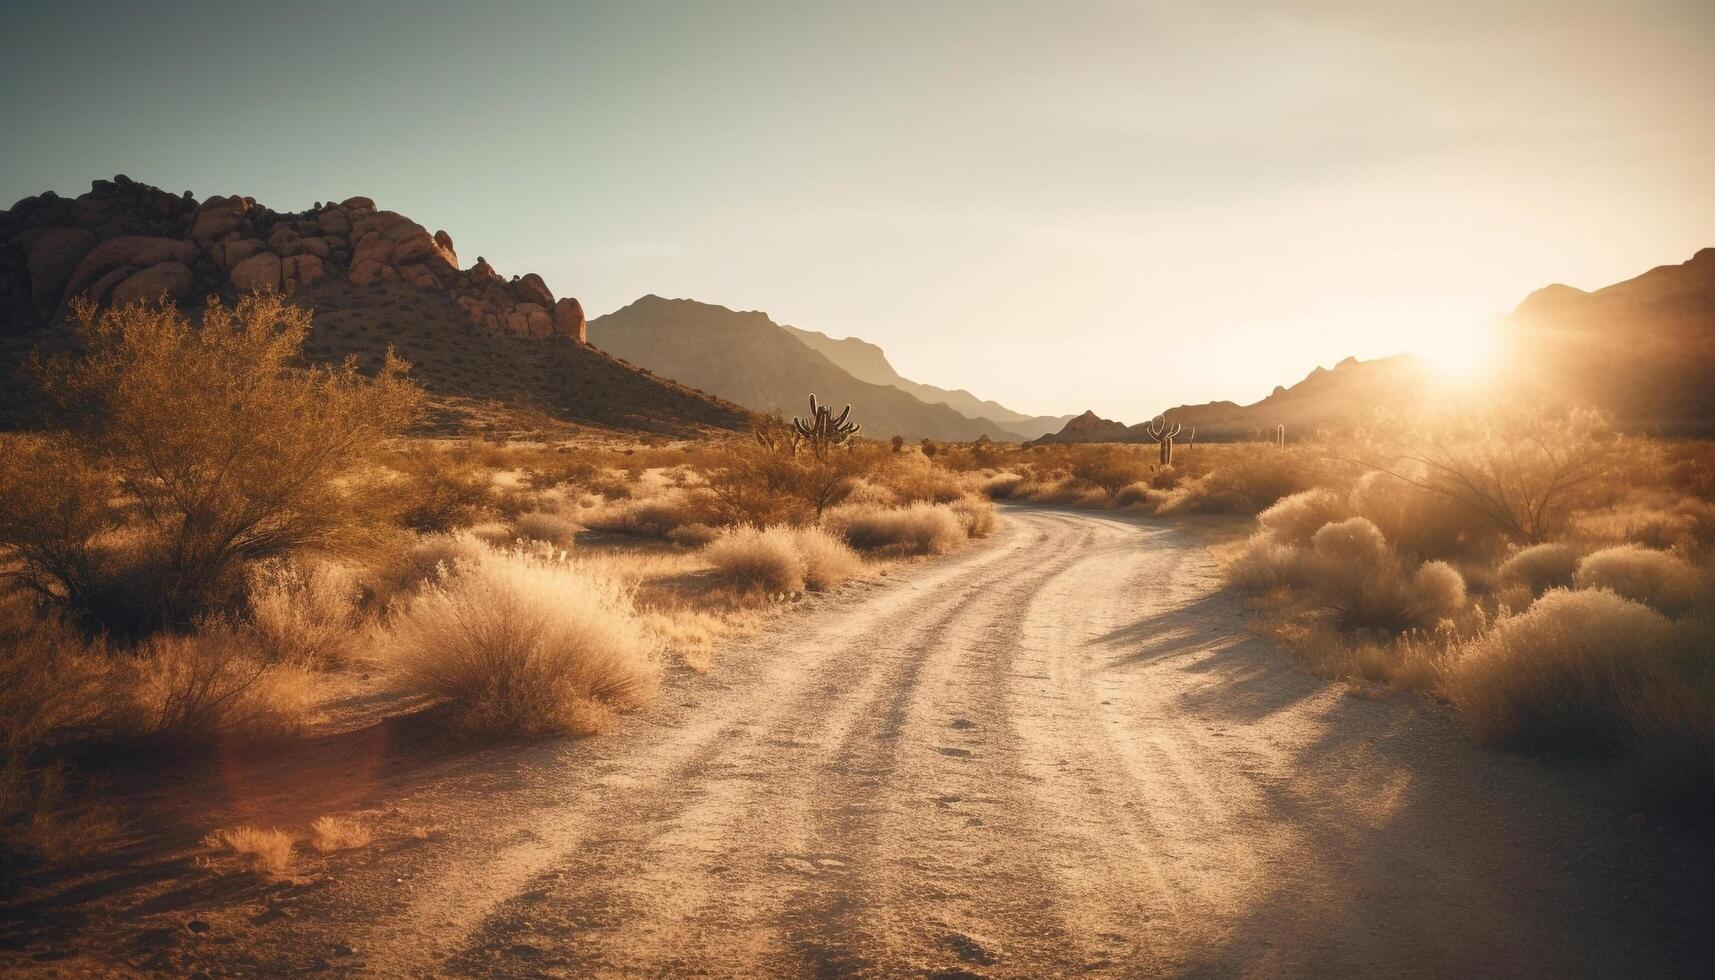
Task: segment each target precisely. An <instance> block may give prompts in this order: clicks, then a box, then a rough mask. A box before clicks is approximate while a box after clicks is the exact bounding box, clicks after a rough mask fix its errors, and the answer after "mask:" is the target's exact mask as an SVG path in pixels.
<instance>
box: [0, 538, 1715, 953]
mask: <svg viewBox="0 0 1715 980" xmlns="http://www.w3.org/2000/svg"><path fill="white" fill-rule="evenodd" d="M1245 619H1246V617H1245V611H1244V609H1243V607H1242V606H1241V605H1240V604H1239V602H1238V600H1236V599H1235V598H1233V597H1232V596H1230V595H1228V594H1226V593H1224V592H1222V591H1221V589H1220V583H1219V577H1218V567H1217V563H1216V561H1215V559H1214V557H1213V556H1212V555H1211V553H1210V551H1209V550H1208V549H1207V547H1205V546H1204V545H1203V544H1201V543H1200V542H1199V541H1198V539H1197V538H1196V537H1194V536H1192V535H1189V534H1187V533H1185V532H1184V531H1183V530H1178V529H1175V528H1173V527H1171V526H1169V525H1166V524H1163V523H1159V522H1153V521H1144V520H1131V519H1126V518H1118V517H1113V516H1105V515H1097V514H1090V513H1076V512H1070V511H1058V510H1047V509H1028V508H1008V509H1007V511H1006V520H1005V522H1004V524H1003V526H1002V529H1001V530H1000V531H999V532H997V534H996V535H995V537H994V538H993V539H991V540H990V541H989V542H987V543H985V544H983V545H982V546H980V547H977V548H974V549H972V550H971V551H969V552H967V553H965V554H962V555H959V556H956V557H953V558H949V559H945V560H941V561H937V562H934V563H929V564H925V565H921V566H916V567H912V568H909V569H906V570H904V571H896V572H895V573H894V574H892V575H890V576H888V577H886V578H884V579H881V580H878V581H875V582H870V583H866V584H862V585H859V586H855V587H852V588H849V589H847V590H844V591H842V592H841V593H839V594H837V595H834V596H830V597H825V598H820V599H816V600H811V601H810V602H809V603H808V604H807V605H806V608H804V609H803V610H800V611H799V614H797V615H793V616H790V617H786V618H784V619H783V620H781V625H780V626H779V628H777V629H774V630H771V631H770V632H769V633H768V634H766V635H764V636H760V637H757V638H755V639H753V640H752V641H749V642H748V643H747V644H745V645H742V646H741V647H739V648H737V649H734V650H730V651H727V652H726V653H724V654H723V655H722V656H721V657H720V659H719V660H718V661H717V663H716V666H715V669H714V671H713V672H712V673H711V674H710V675H708V676H706V677H704V676H697V675H692V674H689V673H686V674H683V675H681V676H677V677H675V678H674V680H673V681H672V682H671V683H670V684H669V685H668V686H667V688H666V690H665V691H664V693H663V695H662V698H661V700H660V702H659V703H658V704H657V705H655V706H653V707H652V708H650V709H648V710H646V711H644V712H642V713H640V714H639V715H637V716H635V717H633V718H630V719H628V720H627V721H626V722H625V724H624V726H623V727H622V729H621V730H620V731H619V732H618V733H616V734H614V735H610V736H606V737H603V738H597V739H589V740H583V741H562V742H553V743H545V744H544V743H537V744H531V745H501V746H491V747H488V748H484V749H481V750H468V751H458V752H453V751H447V750H440V751H439V752H438V753H437V754H434V755H432V756H430V757H427V758H424V757H421V756H418V755H416V754H414V753H413V750H412V746H414V745H417V744H421V742H422V737H421V736H420V735H419V736H415V737H413V736H412V735H411V734H410V733H409V732H408V731H405V730H399V731H387V730H382V729H376V730H373V731H370V732H369V733H367V734H364V733H360V734H361V735H362V739H360V740H358V741H352V740H349V739H348V740H347V741H345V742H341V743H338V744H335V745H330V746H325V747H322V748H321V749H319V750H317V751H319V752H320V753H321V754H319V755H318V754H317V751H310V752H306V753H305V756H304V758H303V759H299V760H294V761H293V762H291V763H289V764H285V765H281V766H277V767H274V768H273V769H271V770H269V772H272V773H273V774H274V775H273V781H270V777H269V775H268V774H267V773H263V774H260V775H258V774H256V773H254V772H251V771H250V770H244V771H245V772H246V773H249V774H248V775H246V776H244V777H243V778H238V777H233V778H232V779H231V780H228V781H227V782H225V783H217V784H216V785H214V786H213V787H205V790H206V791H207V792H208V793H210V794H212V795H213V798H214V802H212V803H210V804H208V805H207V806H205V807H204V808H202V809H200V810H198V811H196V812H181V811H174V810H171V809H170V808H168V807H167V806H166V805H165V804H162V807H161V810H160V814H161V815H160V819H159V822H158V825H157V826H155V827H153V828H152V829H151V830H150V831H149V832H148V833H147V834H145V835H144V836H143V837H141V838H140V839H139V840H138V841H137V842H136V844H135V848H134V850H133V851H132V852H131V856H130V858H129V863H126V864H125V866H124V867H119V868H115V867H111V866H109V867H107V868H105V869H104V870H100V871H95V870H91V871H88V872H87V873H85V874H84V875H83V876H82V877H74V878H72V879H70V880H68V881H66V882H64V883H62V884H61V886H60V887H58V888H54V889H46V890H43V891H40V892H38V893H36V894H34V895H27V896H25V897H24V898H23V900H22V901H21V902H20V903H19V904H17V905H16V906H15V907H13V908H12V909H11V910H9V911H7V912H6V913H5V916H4V918H3V919H0V945H3V946H4V947H6V949H7V950H9V951H3V952H0V969H4V970H22V969H28V970H32V971H38V972H63V973H65V974H68V975H82V974H86V973H88V972H91V971H94V970H103V969H106V970H142V971H152V970H159V971H170V972H177V973H188V972H194V971H196V970H204V971H207V972H209V973H211V974H215V975H221V974H230V973H258V972H262V973H273V972H282V971H305V970H327V971H330V972H334V973H363V974H377V975H399V976H420V975H428V974H434V975H500V976H539V975H568V976H587V975H592V974H649V975H673V976H678V975H686V974H704V975H724V976H757V975H786V976H796V975H806V974H807V975H843V974H851V973H857V974H873V975H888V976H892V975H926V974H927V975H939V976H946V977H958V976H972V975H984V976H1042V975H1053V974H1064V973H1093V974H1098V975H1110V974H1111V975H1125V976H1137V975H1183V974H1219V975H1228V974H1236V973H1242V974H1255V973H1261V974H1286V975H1328V974H1354V973H1362V974H1384V975H1448V974H1479V975H1496V974H1505V975H1529V976H1572V975H1584V976H1597V975H1629V976H1640V975H1694V974H1697V973H1700V972H1702V971H1703V970H1706V969H1707V968H1708V964H1709V963H1710V962H1711V959H1710V956H1711V955H1712V954H1715V935H1712V932H1715V931H1712V930H1710V929H1709V928H1708V925H1709V919H1708V913H1709V909H1711V908H1715V846H1712V845H1711V842H1710V841H1709V840H1708V839H1707V838H1704V837H1699V836H1696V835H1694V834H1689V833H1685V832H1681V831H1677V830H1675V829H1673V828H1670V827H1658V826H1657V825H1656V824H1654V823H1653V822H1652V821H1650V820H1649V819H1648V818H1647V817H1646V818H1644V819H1643V820H1642V821H1641V822H1640V821H1639V820H1637V819H1636V818H1633V817H1631V816H1630V815H1629V814H1628V813H1627V812H1626V809H1625V807H1624V806H1623V805H1622V804H1621V803H1620V802H1619V800H1620V797H1618V796H1617V795H1616V794H1614V793H1613V792H1612V791H1611V786H1612V780H1610V779H1608V778H1606V776H1605V774H1603V773H1601V772H1598V771H1592V770H1589V769H1574V768H1563V767H1558V766H1555V765H1552V764H1547V763H1541V762H1534V761H1531V760H1526V759H1520V758H1516V757H1509V756H1504V755H1500V754H1496V753H1492V752H1489V751H1487V750H1483V749H1480V748H1478V747H1476V746H1474V745H1473V744H1471V743H1470V742H1469V740H1468V739H1466V737H1465V736H1464V735H1463V734H1462V733H1461V732H1460V731H1459V730H1458V727H1457V724H1456V720H1455V719H1454V718H1452V717H1451V716H1450V714H1449V713H1448V712H1446V711H1444V710H1442V709H1440V708H1437V707H1435V706H1434V705H1432V704H1429V703H1427V702H1425V701H1423V700H1421V699H1418V698H1414V697H1406V696H1400V697H1390V698H1384V699H1381V700H1372V699H1369V698H1362V697H1354V696H1351V695H1350V694H1348V693H1347V692H1346V690H1345V689H1344V688H1343V687H1342V686H1341V685H1338V684H1330V683H1328V682H1326V681H1323V680H1320V679H1317V678H1315V677H1312V676H1309V675H1307V674H1305V673H1303V672H1301V671H1299V670H1297V669H1296V668H1295V667H1294V665H1293V664H1292V662H1291V661H1290V659H1289V658H1288V657H1287V656H1286V655H1285V654H1283V653H1281V652H1279V651H1278V650H1276V649H1274V648H1273V647H1272V645H1270V644H1269V643H1268V642H1267V641H1266V640H1263V639H1261V638H1259V637H1257V636H1255V635H1253V634H1251V633H1249V632H1248V631H1247V630H1246V627H1245ZM365 740H366V741H365ZM234 771H235V772H236V771H238V769H237V768H235V769H234ZM317 773H320V774H322V776H323V777H324V778H325V777H326V776H327V775H329V774H335V773H338V774H343V776H342V777H341V778H342V779H344V781H345V782H344V783H343V784H342V785H348V786H349V792H347V793H346V794H345V795H344V796H343V797H342V800H344V801H345V802H344V803H343V805H344V806H345V807H347V808H348V809H355V810H361V809H362V808H363V807H364V806H369V807H371V808H372V809H371V811H370V812H371V813H372V815H373V818H374V819H375V820H376V821H377V823H378V825H379V826H380V827H381V829H382V835H381V837H380V839H379V841H378V843H377V844H375V845H373V846H372V847H370V848H368V849H366V850H363V851H358V852H350V853H347V854H343V855H336V856H334V857H332V858H327V859H320V858H318V859H314V861H313V862H312V863H311V864H310V865H309V866H306V867H305V868H303V869H302V870H301V871H300V876H299V879H298V880H296V881H294V882H286V883H272V884H270V883H265V882H261V881H258V880H257V879H255V878H253V877H252V876H249V875H244V874H233V873H224V874H223V873H217V872H213V871H210V870H206V869H202V868H198V867H196V866H195V865H194V864H193V860H192V855H193V854H195V853H196V851H195V847H194V841H195V838H196V836H197V835H199V834H200V833H201V832H203V831H206V830H207V829H208V828H209V827H210V826H213V825H221V824H220V822H221V821H222V820H226V819H229V818H230V817H231V816H232V815H233V814H235V813H239V812H248V810H255V811H257V812H269V813H272V814H274V815H275V818H276V819H282V820H283V819H297V818H298V816H299V815H306V814H307V815H309V816H313V815H317V814H319V813H321V812H327V811H328V809H329V807H328V800H327V799H326V797H325V794H321V793H319V791H317V790H315V789H314V788H313V787H315V786H317V785H319V784H318V783H317V781H316V779H314V778H312V777H313V776H314V775H315V774H317ZM221 794H224V795H221ZM170 795H171V794H170V793H169V792H164V793H163V798H165V797H166V796H170ZM379 800H386V801H387V802H386V803H385V804H382V803H379V802H377V801H379ZM247 808H248V810H247ZM281 814H284V816H281ZM307 818H308V817H304V819H307Z"/></svg>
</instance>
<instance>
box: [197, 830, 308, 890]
mask: <svg viewBox="0 0 1715 980" xmlns="http://www.w3.org/2000/svg"><path fill="white" fill-rule="evenodd" d="M203 844H204V845H205V846H207V847H209V848H211V849H213V850H215V851H218V852H220V853H222V854H229V855H232V856H233V857H235V858H236V859H237V860H238V861H239V863H240V864H241V865H242V866H244V867H245V868H247V869H249V870H251V871H255V872H258V873H260V874H265V875H268V876H270V877H275V878H279V877H284V876H285V875H286V873H287V872H289V871H291V870H292V863H293V858H294V857H295V854H294V851H293V846H294V842H293V840H292V835H290V834H288V833H286V832H285V831H283V830H272V829H264V828H261V827H248V826H246V827H233V828H230V829H226V830H216V831H214V832H213V833H210V834H209V835H208V836H207V837H204V838H203Z"/></svg>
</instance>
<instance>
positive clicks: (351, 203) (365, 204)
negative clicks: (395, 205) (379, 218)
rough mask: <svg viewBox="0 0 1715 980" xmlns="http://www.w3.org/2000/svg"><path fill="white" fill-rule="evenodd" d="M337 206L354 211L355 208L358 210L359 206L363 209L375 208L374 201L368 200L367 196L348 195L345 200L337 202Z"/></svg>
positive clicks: (370, 209)
mask: <svg viewBox="0 0 1715 980" xmlns="http://www.w3.org/2000/svg"><path fill="white" fill-rule="evenodd" d="M339 206H340V207H342V208H345V209H346V210H348V211H355V210H358V209H359V208H361V209H363V210H365V211H373V210H375V202H374V201H372V200H370V199H369V198H367V197H348V198H346V199H345V200H343V201H341V202H339Z"/></svg>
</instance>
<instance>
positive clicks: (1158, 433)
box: [1144, 415, 1183, 466]
mask: <svg viewBox="0 0 1715 980" xmlns="http://www.w3.org/2000/svg"><path fill="white" fill-rule="evenodd" d="M1181 428H1183V426H1182V425H1180V423H1178V422H1169V421H1167V417H1166V416H1163V415H1157V416H1156V417H1155V418H1152V419H1150V420H1149V427H1148V428H1146V429H1144V431H1145V432H1147V433H1149V437H1150V438H1151V439H1154V440H1155V441H1156V442H1157V443H1159V444H1160V445H1161V465H1162V466H1172V465H1173V439H1174V437H1176V436H1178V435H1179V431H1180V429H1181Z"/></svg>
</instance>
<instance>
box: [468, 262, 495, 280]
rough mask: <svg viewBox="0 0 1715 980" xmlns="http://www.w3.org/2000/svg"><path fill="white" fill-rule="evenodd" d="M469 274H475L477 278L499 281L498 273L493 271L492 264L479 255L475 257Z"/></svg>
mask: <svg viewBox="0 0 1715 980" xmlns="http://www.w3.org/2000/svg"><path fill="white" fill-rule="evenodd" d="M470 274H471V275H473V276H476V277H477V278H478V279H492V280H494V281H495V282H500V281H501V279H500V273H498V272H495V271H494V266H492V265H489V264H488V260H487V259H485V258H483V257H482V256H480V255H478V256H477V257H476V264H475V265H473V266H471V267H470Z"/></svg>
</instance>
